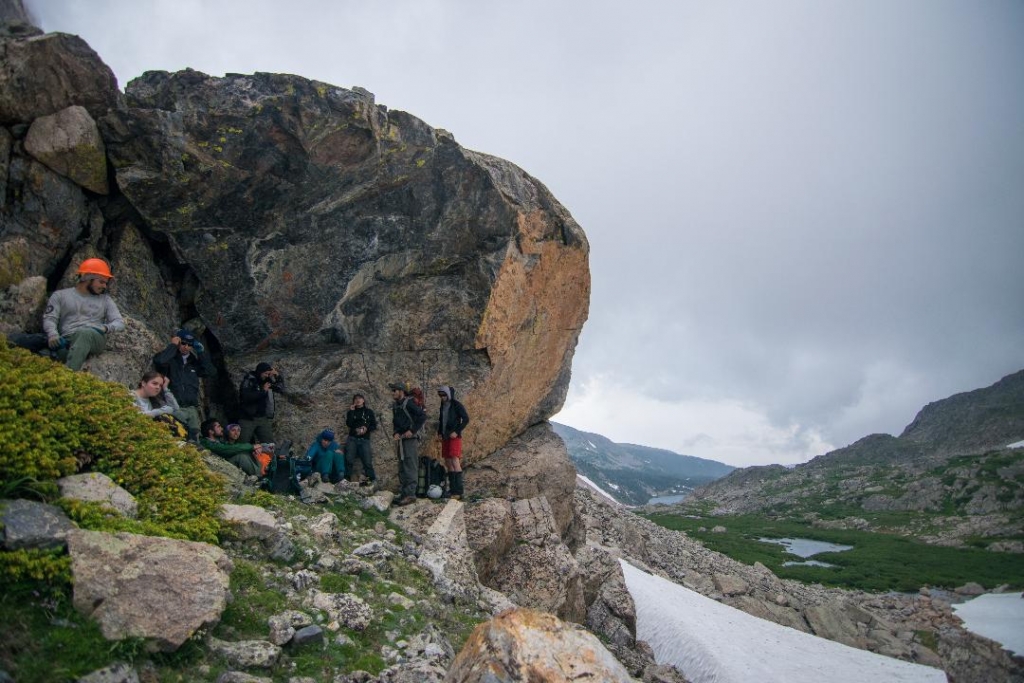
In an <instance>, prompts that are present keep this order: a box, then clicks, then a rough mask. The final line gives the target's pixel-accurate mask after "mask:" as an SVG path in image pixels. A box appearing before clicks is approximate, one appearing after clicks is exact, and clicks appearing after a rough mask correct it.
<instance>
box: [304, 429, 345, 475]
mask: <svg viewBox="0 0 1024 683" xmlns="http://www.w3.org/2000/svg"><path fill="white" fill-rule="evenodd" d="M306 457H307V458H309V459H310V460H311V461H312V462H313V469H315V470H316V471H317V472H319V473H320V478H321V479H323V480H324V481H329V482H331V483H332V484H337V483H338V482H339V481H341V479H342V477H344V476H345V453H344V451H342V450H341V447H340V446H338V442H337V441H335V440H334V430H332V429H330V428H328V429H325V430H324V431H322V432H320V435H319V436H318V437H317V439H316V441H314V442H313V443H312V444H311V445H310V447H309V448H308V449H307V450H306Z"/></svg>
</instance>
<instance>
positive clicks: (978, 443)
mask: <svg viewBox="0 0 1024 683" xmlns="http://www.w3.org/2000/svg"><path fill="white" fill-rule="evenodd" d="M1021 439H1024V371H1021V372H1017V373H1014V374H1012V375H1008V376H1007V377H1004V378H1003V379H1001V380H999V381H998V382H996V383H995V384H993V385H992V386H990V387H986V388H983V389H977V390H974V391H969V392H964V393H961V394H956V395H954V396H951V397H949V398H946V399H943V400H941V401H936V402H934V403H930V404H928V405H927V406H926V407H925V408H923V409H922V410H921V411H920V412H919V413H918V414H917V416H916V417H915V418H914V421H913V422H911V424H910V425H908V426H907V428H906V429H904V430H903V433H902V434H901V435H900V436H899V437H894V436H891V435H888V434H872V435H870V436H866V437H864V438H863V439H860V440H859V441H857V442H855V443H853V444H851V445H849V446H846V447H845V448H840V449H838V450H835V451H832V452H830V453H826V454H825V455H820V456H818V457H816V458H814V459H813V460H811V461H810V462H807V463H804V464H803V465H798V466H797V467H795V468H793V469H791V470H787V469H785V468H782V467H778V466H770V467H758V468H746V469H743V470H737V471H735V472H733V473H732V474H730V475H729V476H727V477H724V478H722V479H720V480H718V481H715V482H714V483H712V484H709V485H707V486H705V487H704V488H702V489H700V490H699V491H697V492H695V494H694V497H693V499H694V500H695V501H700V502H703V503H704V504H706V505H710V506H711V508H712V509H713V510H715V511H716V513H719V514H736V513H762V514H771V515H778V516H786V517H793V518H803V519H810V520H813V521H815V522H816V523H818V524H819V525H824V526H855V527H859V528H876V529H879V530H887V531H897V532H900V533H904V534H908V535H913V536H917V537H919V538H922V539H923V540H926V541H930V542H935V543H941V544H946V545H960V544H963V543H965V542H971V543H975V544H977V545H984V546H987V547H990V548H992V549H995V550H1010V551H1015V552H1021V551H1024V532H1022V529H1024V449H1021V448H1007V447H1006V446H1008V445H1009V444H1011V443H1014V442H1017V441H1020V440H1021Z"/></svg>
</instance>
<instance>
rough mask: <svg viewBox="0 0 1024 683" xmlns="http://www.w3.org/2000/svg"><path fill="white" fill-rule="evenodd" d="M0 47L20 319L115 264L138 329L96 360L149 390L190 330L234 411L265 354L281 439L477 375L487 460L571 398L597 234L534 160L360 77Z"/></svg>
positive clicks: (49, 39)
mask: <svg viewBox="0 0 1024 683" xmlns="http://www.w3.org/2000/svg"><path fill="white" fill-rule="evenodd" d="M0 50H2V52H0V124H2V127H0V183H2V186H3V190H4V192H3V193H2V194H3V205H2V212H0V218H2V226H0V254H3V256H4V263H5V265H4V266H3V268H0V271H2V272H0V288H3V289H5V290H6V292H5V293H4V305H3V309H4V310H5V313H4V315H3V318H2V324H3V325H2V326H3V328H4V329H5V330H6V331H11V330H14V329H23V328H25V327H32V326H33V325H38V305H39V303H40V301H41V299H42V298H43V297H44V296H45V292H43V291H42V290H44V289H49V290H52V289H53V288H55V287H57V286H58V285H60V284H61V283H63V282H67V281H68V280H69V277H68V275H67V273H69V272H73V271H74V268H75V266H76V265H77V263H79V262H80V261H81V260H82V259H83V258H85V257H87V256H94V255H100V256H103V257H105V258H107V259H108V260H110V262H111V263H112V265H113V269H114V272H115V275H116V276H117V279H116V281H115V287H114V289H113V295H114V297H115V299H116V300H117V301H118V303H119V304H120V306H121V309H122V313H124V314H125V315H127V316H128V317H129V318H130V322H129V331H128V332H127V333H126V334H124V335H122V336H121V338H120V339H117V340H111V347H112V348H111V349H110V351H109V352H108V353H107V354H105V355H104V356H100V357H99V358H97V359H95V360H94V361H93V362H92V364H91V370H92V371H93V372H94V373H95V374H97V375H99V376H102V377H105V378H107V379H111V380H114V381H118V382H122V383H124V384H126V385H128V386H133V385H134V383H135V381H137V379H138V376H139V374H140V373H141V371H142V370H143V369H145V366H146V365H147V364H148V358H149V355H151V354H152V353H153V352H154V351H156V350H158V349H159V348H161V347H162V345H163V344H164V343H166V340H167V338H168V337H169V336H170V334H171V333H172V332H173V330H175V329H177V328H178V327H180V326H181V325H182V324H188V325H189V326H190V327H191V328H193V329H194V330H196V331H198V332H200V333H201V335H202V337H201V338H202V339H203V341H204V342H205V343H206V346H207V348H209V349H211V350H212V352H213V353H214V355H215V358H216V361H217V365H218V366H219V368H220V370H221V373H220V377H219V380H218V381H217V382H216V383H213V384H211V385H210V386H208V387H207V395H208V403H209V409H210V412H212V413H213V414H215V415H218V416H220V417H221V418H222V419H231V418H234V417H237V411H236V406H235V396H234V390H235V388H236V387H237V385H238V381H239V379H240V378H241V376H242V374H244V372H245V371H246V370H249V369H252V368H253V367H254V366H255V365H256V363H257V362H259V361H263V360H268V361H272V362H274V363H275V364H276V365H277V366H278V367H279V369H280V370H281V371H282V373H283V374H284V375H285V377H286V379H287V382H288V386H289V391H288V393H287V395H286V396H285V397H284V400H283V401H282V402H281V404H280V405H279V412H278V418H277V428H278V436H279V437H281V438H291V439H293V440H295V441H297V442H299V443H305V442H307V441H309V440H310V439H311V438H312V437H313V435H314V434H315V433H316V432H317V431H318V430H319V429H320V428H321V427H322V426H324V425H333V426H335V427H337V426H338V425H339V422H340V420H341V419H342V418H343V414H344V410H345V409H346V408H347V406H348V403H349V401H350V398H351V395H352V394H353V393H355V392H357V391H358V392H361V393H364V394H365V395H366V396H367V400H368V403H369V404H370V405H371V407H373V408H375V409H376V410H377V411H378V413H381V414H382V415H383V416H384V417H385V418H386V421H388V422H389V418H390V415H389V410H388V406H389V404H390V394H389V392H388V390H387V383H388V382H389V381H394V380H396V379H397V380H406V381H409V382H411V383H412V384H413V385H421V386H423V387H425V388H427V389H431V388H433V387H435V386H437V385H439V384H442V383H443V384H451V385H453V386H455V387H456V388H457V390H458V392H459V398H460V399H461V400H462V401H463V402H464V403H465V404H466V406H467V408H468V409H469V412H470V414H471V415H472V419H473V426H472V428H471V429H469V430H467V432H466V443H465V453H466V461H467V463H468V464H472V463H474V462H476V461H479V460H482V459H484V458H486V457H487V456H488V455H490V454H491V453H493V452H495V451H497V450H498V449H499V448H501V447H502V446H503V445H504V444H505V443H507V442H508V440H509V439H510V438H512V437H514V436H516V435H518V434H521V433H522V432H524V431H525V430H526V429H527V428H528V427H530V426H531V425H534V424H537V423H539V422H542V421H543V420H544V419H545V418H547V417H548V416H550V415H551V414H553V413H554V412H556V411H557V410H558V409H559V408H560V406H561V405H562V402H563V400H564V397H565V392H566V389H567V386H568V379H569V372H570V365H571V361H572V355H573V351H574V348H575V345H576V341H577V338H578V336H579V332H580V329H581V327H582V325H583V323H584V321H585V320H586V317H587V308H588V299H589V290H590V281H589V272H588V267H587V256H588V245H587V240H586V237H585V235H584V234H583V231H582V229H581V228H580V227H579V225H577V223H576V222H575V221H574V220H573V218H572V216H571V215H570V214H569V212H568V211H567V210H566V209H565V208H564V207H562V206H561V205H560V204H559V203H558V201H557V200H556V199H555V198H554V197H553V196H552V195H551V193H550V192H548V190H547V189H546V188H545V187H544V186H543V185H542V184H541V183H540V182H539V181H537V180H536V179H534V178H532V177H530V176H529V175H528V174H526V173H525V172H523V171H522V170H521V169H519V168H517V167H515V166H514V165H512V164H510V163H508V162H506V161H504V160H501V159H497V158H494V157H491V156H488V155H485V154H480V153H477V152H472V151H469V150H466V149H464V148H462V147H461V146H460V145H458V143H456V142H455V139H454V138H453V137H452V135H451V134H449V133H447V132H445V131H443V130H439V129H434V128H432V127H430V126H428V125H427V124H426V123H424V122H423V121H421V120H419V119H417V118H416V117H414V116H412V115H410V114H407V113H405V112H400V111H390V110H388V109H387V107H384V106H381V105H378V104H377V103H376V102H375V100H374V97H373V95H372V94H371V93H369V92H367V91H366V90H363V89H361V88H355V89H351V90H349V89H345V88H340V87H336V86H333V85H329V84H326V83H319V82H315V81H310V80H307V79H303V78H300V77H297V76H289V75H283V74H254V75H248V76H243V75H237V74H231V75H228V76H226V77H223V78H212V77H209V76H206V75H204V74H201V73H197V72H195V71H188V70H186V71H183V72H179V73H176V74H168V73H154V72H150V73H147V74H145V75H143V76H142V77H140V78H138V79H136V80H134V81H132V82H131V83H129V84H128V86H127V88H126V90H125V92H124V93H123V94H122V93H120V92H119V91H118V90H117V85H116V81H115V79H114V76H113V74H112V73H111V72H110V69H109V68H107V67H106V65H105V64H103V62H102V60H101V59H100V58H99V57H98V56H97V55H96V54H95V53H94V52H93V51H92V50H91V49H90V48H89V47H88V45H86V44H85V43H84V41H82V40H81V39H80V38H78V37H76V36H69V35H64V34H47V35H30V36H27V37H24V36H21V35H15V36H11V37H8V38H7V39H6V40H4V41H3V43H0ZM39 276H41V277H42V278H45V286H43V285H41V284H40V281H39V280H37V279H33V277H39ZM428 395H429V396H432V394H428ZM436 409H437V408H436V405H435V406H432V407H431V408H430V410H429V415H430V417H431V418H432V419H433V418H434V411H436ZM386 432H387V429H386V428H385V429H382V430H381V431H380V432H379V433H378V442H377V444H376V446H377V448H378V453H386V452H390V449H389V446H388V439H387V436H388V434H387V433H386ZM382 460H384V461H387V462H386V463H385V464H386V465H390V459H387V458H382ZM385 475H387V467H385Z"/></svg>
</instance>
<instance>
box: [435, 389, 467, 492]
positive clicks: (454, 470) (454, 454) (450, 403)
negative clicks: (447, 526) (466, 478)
mask: <svg viewBox="0 0 1024 683" xmlns="http://www.w3.org/2000/svg"><path fill="white" fill-rule="evenodd" d="M437 396H438V398H440V399H441V416H440V419H439V420H438V422H437V433H438V434H439V435H440V436H441V457H442V458H444V466H445V469H447V470H448V492H449V494H451V497H452V498H454V499H455V500H459V499H461V498H462V495H463V481H462V430H463V429H465V428H466V425H468V424H469V413H467V412H466V407H465V406H464V405H462V403H460V402H459V401H457V400H455V388H454V387H447V386H446V387H439V388H438V390H437Z"/></svg>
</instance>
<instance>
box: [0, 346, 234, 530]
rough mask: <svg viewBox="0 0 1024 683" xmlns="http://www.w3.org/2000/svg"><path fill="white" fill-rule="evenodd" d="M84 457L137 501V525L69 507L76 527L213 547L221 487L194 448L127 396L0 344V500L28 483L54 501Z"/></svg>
mask: <svg viewBox="0 0 1024 683" xmlns="http://www.w3.org/2000/svg"><path fill="white" fill-rule="evenodd" d="M88 456H91V457H92V458H93V463H92V468H93V469H94V470H96V471H98V472H103V473H104V474H106V475H107V476H109V477H110V478H111V479H113V480H114V481H116V482H117V483H118V484H119V485H120V486H122V487H123V488H125V489H126V490H127V491H128V492H129V493H131V494H132V495H133V496H135V498H136V500H137V502H138V504H139V519H138V521H137V522H133V521H131V520H124V519H123V518H120V517H115V516H109V515H105V514H101V513H98V512H97V509H96V508H95V507H94V506H82V505H75V504H66V506H65V507H66V509H67V510H68V511H69V513H70V514H71V516H72V517H73V518H74V519H76V521H78V522H79V524H80V525H81V526H83V527H84V528H92V529H102V530H109V531H115V530H128V531H144V532H145V533H149V534H152V535H160V536H169V537H173V538H183V539H190V540H195V541H206V542H210V543H216V542H217V532H218V529H219V524H218V520H217V516H216V514H217V509H218V508H219V507H220V504H221V503H222V502H223V498H224V484H223V481H222V480H221V479H220V478H219V477H216V476H215V475H213V474H212V473H211V472H210V471H209V470H208V469H207V468H206V466H205V465H204V464H203V461H202V457H201V456H200V454H199V452H198V451H197V450H196V449H195V448H193V447H192V446H189V445H186V446H180V445H179V444H178V443H177V442H176V441H175V440H174V439H173V438H172V437H171V435H170V434H169V433H168V432H167V430H166V429H165V428H164V427H162V426H161V425H159V424H158V423H156V422H154V421H153V420H152V419H150V418H148V417H146V416H145V415H143V414H142V413H140V412H139V411H138V410H137V409H136V408H135V406H134V404H133V402H132V400H131V397H130V396H129V393H128V391H127V390H126V389H125V387H123V386H121V385H118V384H114V383H110V382H104V381H102V380H99V379H97V378H96V377H93V376H92V375H90V374H88V373H85V372H72V371H70V370H68V369H67V368H65V367H64V366H62V365H58V364H56V363H53V362H52V361H49V360H47V359H45V358H42V357H39V356H35V355H33V354H31V353H28V352H27V351H24V350H21V349H8V348H6V344H4V343H0V490H9V489H11V488H14V484H15V483H16V482H19V481H32V482H34V483H33V487H32V488H33V490H35V491H38V492H40V493H43V494H45V495H48V496H50V497H55V496H56V486H55V484H54V482H55V480H56V479H57V478H59V477H62V476H66V475H69V474H73V473H74V472H75V471H76V469H77V467H78V465H77V462H78V459H79V458H83V457H88Z"/></svg>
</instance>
